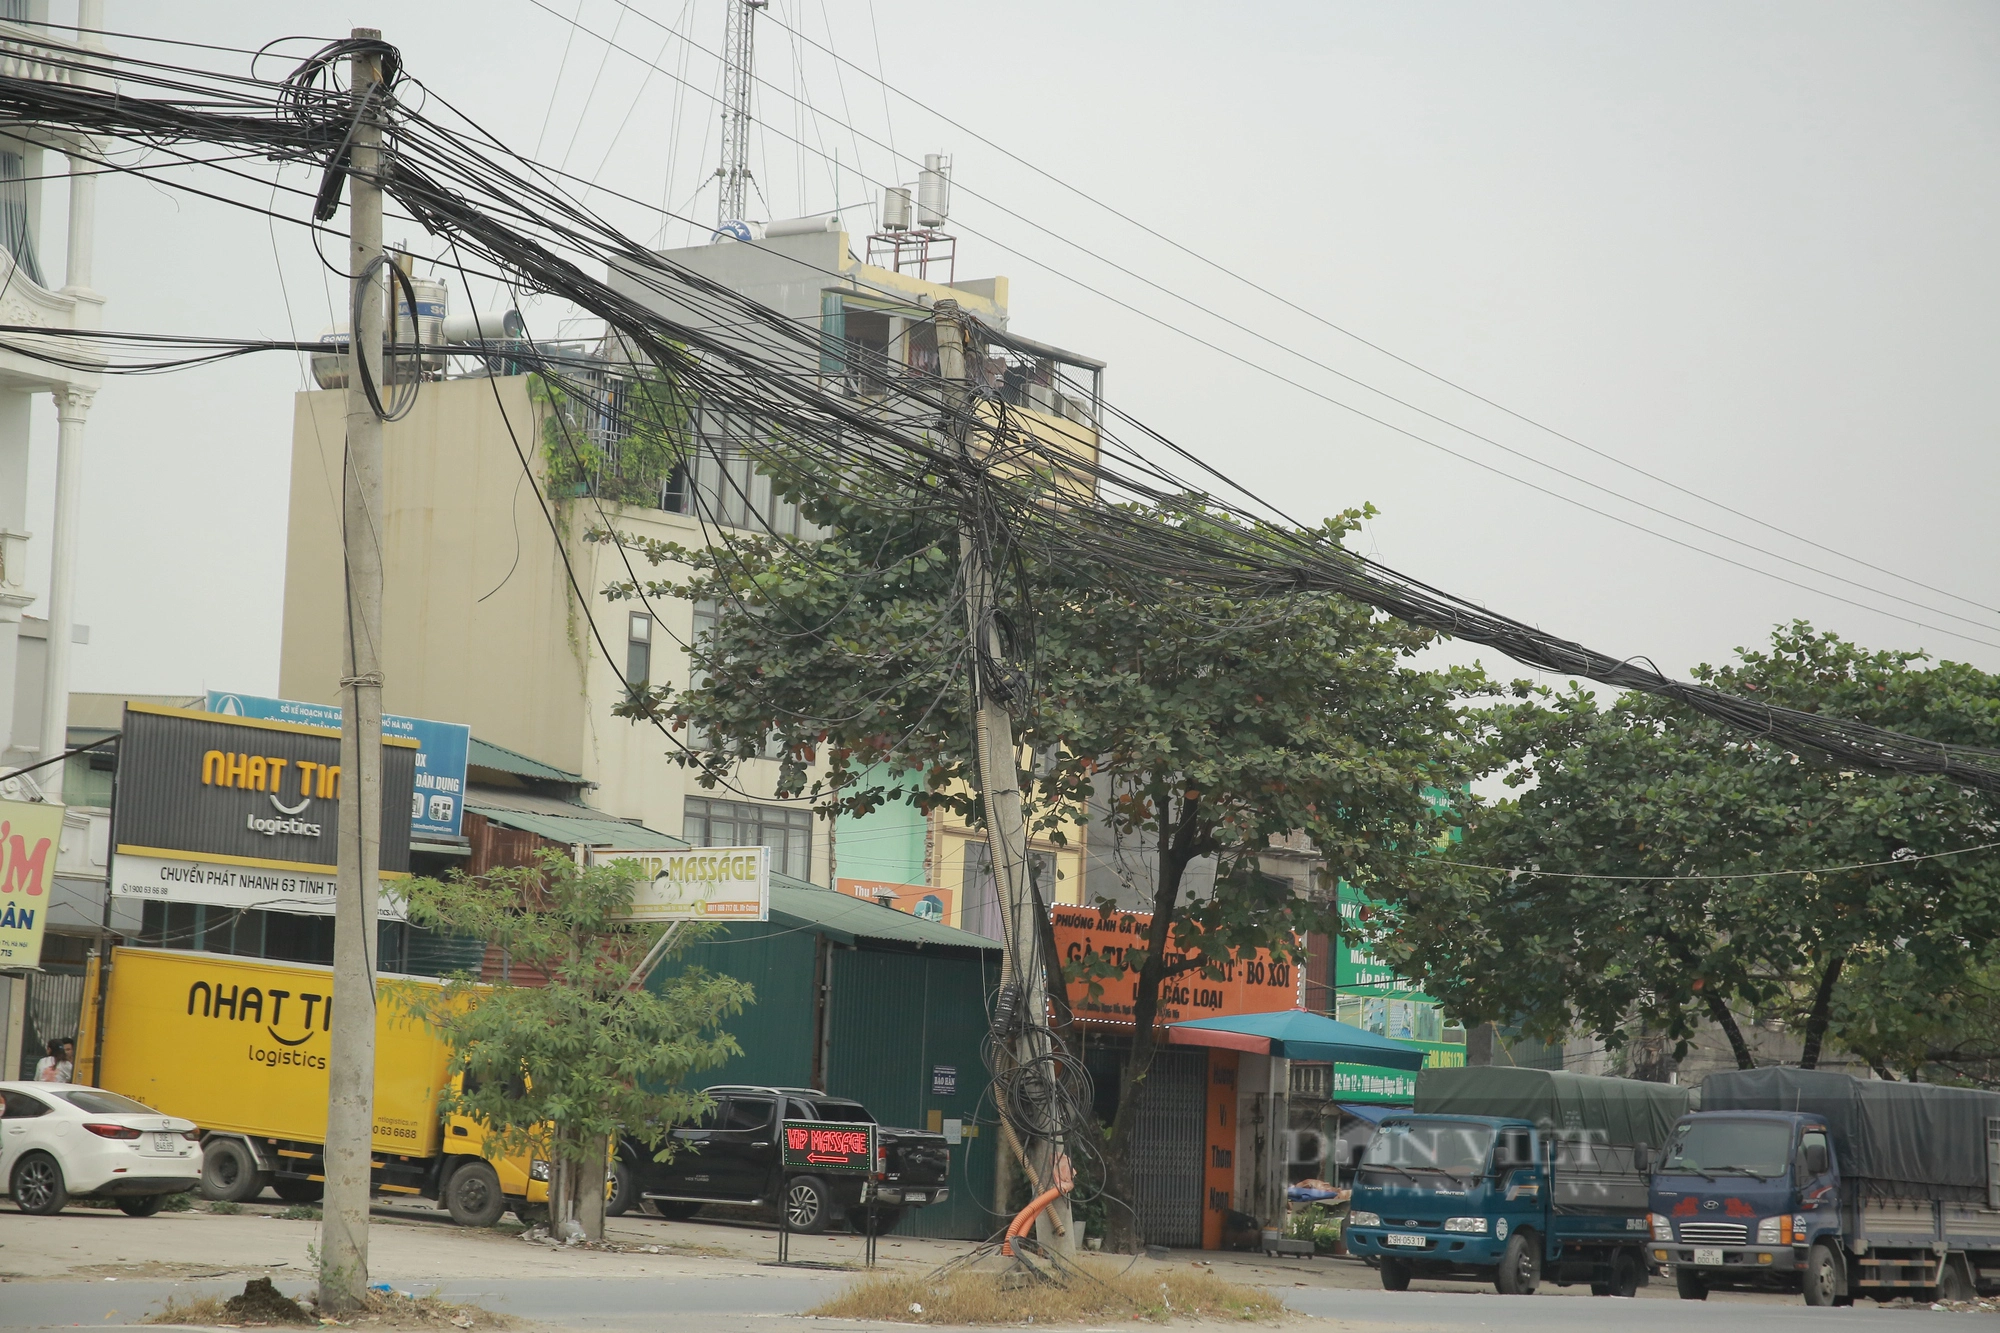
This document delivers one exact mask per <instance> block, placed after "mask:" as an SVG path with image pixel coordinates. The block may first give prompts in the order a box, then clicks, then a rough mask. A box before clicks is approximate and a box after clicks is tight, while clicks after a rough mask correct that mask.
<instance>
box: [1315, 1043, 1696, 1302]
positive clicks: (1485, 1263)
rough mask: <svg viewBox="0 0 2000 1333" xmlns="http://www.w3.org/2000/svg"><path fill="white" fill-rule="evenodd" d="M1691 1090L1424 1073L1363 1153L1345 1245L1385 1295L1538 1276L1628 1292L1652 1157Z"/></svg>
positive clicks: (1512, 1284)
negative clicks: (1403, 1107) (1441, 1282)
mask: <svg viewBox="0 0 2000 1333" xmlns="http://www.w3.org/2000/svg"><path fill="white" fill-rule="evenodd" d="M1691 1100H1692V1099H1691V1097H1690V1094H1689V1092H1688V1090H1687V1089H1685V1088H1678V1087H1673V1086H1670V1085H1667V1084H1659V1083H1640V1082H1636V1081H1634V1080H1631V1079H1622V1078H1597V1077H1592V1076H1589V1075H1583V1074H1570V1073H1565V1072H1562V1071H1557V1070H1542V1069H1513V1068H1501V1067H1493V1066H1483V1067H1471V1068H1461V1069H1426V1070H1425V1071H1424V1072H1423V1073H1422V1074H1420V1075H1419V1076H1418V1078H1417V1093H1416V1106H1415V1109H1414V1110H1413V1111H1412V1112H1410V1113H1408V1114H1405V1115H1394V1116H1389V1117H1386V1118H1385V1119H1384V1120H1383V1121H1382V1123H1381V1125H1380V1126H1379V1127H1377V1129H1376V1130H1375V1133H1374V1135H1373V1136H1372V1137H1371V1138H1370V1139H1369V1141H1368V1143H1367V1145H1366V1147H1365V1148H1364V1149H1363V1150H1362V1155H1361V1160H1360V1162H1359V1163H1358V1164H1357V1166H1356V1168H1355V1176H1354V1190H1353V1197H1352V1202H1351V1203H1350V1205H1349V1211H1348V1215H1347V1232H1346V1234H1347V1248H1348V1252H1349V1253H1350V1254H1353V1255H1356V1256H1359V1257H1360V1258H1361V1259H1362V1260H1363V1261H1364V1262H1366V1263H1368V1264H1370V1265H1372V1266H1373V1267H1374V1268H1375V1269H1376V1270H1377V1271H1378V1272H1379V1274H1380V1275H1381V1279H1382V1285H1383V1287H1384V1288H1386V1289H1387V1290H1389V1291H1404V1290H1407V1289H1408V1287H1409V1285H1410V1281H1411V1279H1412V1278H1419V1277H1422V1278H1445V1279H1452V1280H1462V1281H1473V1282H1491V1283H1492V1284H1493V1285H1494V1286H1495V1287H1496V1288H1498V1289H1499V1291H1500V1292H1501V1294H1503V1295H1528V1294H1532V1293H1533V1292H1534V1290H1535V1289H1536V1287H1538V1286H1539V1285H1540V1284H1541V1283H1542V1282H1543V1281H1544V1280H1545V1279H1546V1280H1547V1281H1550V1282H1554V1283H1555V1284H1557V1285H1558V1286H1572V1285H1575V1284H1578V1283H1588V1284H1589V1285H1590V1290H1591V1294H1592V1295H1595V1296H1631V1295H1634V1294H1635V1293H1636V1292H1637V1290H1638V1288H1639V1287H1641V1286H1643V1285H1645V1283H1646V1281H1647V1278H1648V1275H1649V1262H1648V1258H1647V1254H1646V1249H1647V1244H1648V1241H1649V1239H1650V1234H1649V1231H1648V1226H1649V1223H1648V1218H1647V1204H1648V1196H1647V1187H1648V1178H1649V1173H1650V1171H1651V1168H1652V1154H1653V1151H1654V1149H1655V1148H1656V1147H1657V1146H1658V1145H1660V1144H1662V1143H1665V1142H1666V1140H1667V1137H1668V1135H1669V1134H1670V1133H1671V1132H1672V1130H1673V1127H1674V1124H1675V1123H1676V1121H1677V1120H1678V1119H1679V1118H1680V1117H1681V1116H1682V1115H1683V1114H1685V1113H1686V1112H1687V1111H1688V1109H1689V1107H1690V1104H1691ZM1335 1152H1336V1156H1346V1155H1348V1154H1347V1150H1346V1149H1345V1148H1344V1147H1343V1146H1342V1145H1341V1144H1338V1143H1337V1144H1336V1145H1335Z"/></svg>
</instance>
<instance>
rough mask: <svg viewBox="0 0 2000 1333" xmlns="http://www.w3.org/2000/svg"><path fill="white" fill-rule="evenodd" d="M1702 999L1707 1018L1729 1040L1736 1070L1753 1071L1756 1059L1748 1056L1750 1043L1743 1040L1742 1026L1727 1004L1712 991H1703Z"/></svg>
mask: <svg viewBox="0 0 2000 1333" xmlns="http://www.w3.org/2000/svg"><path fill="white" fill-rule="evenodd" d="M1702 999H1703V1000H1705V1001H1707V1003H1708V1016H1709V1017H1710V1018H1711V1019H1713V1020H1715V1025H1716V1026H1717V1027H1719V1028H1721V1029H1722V1035H1723V1036H1725V1037H1727V1038H1729V1050H1730V1053H1731V1054H1732V1055H1734V1056H1735V1057H1736V1067H1737V1068H1738V1069H1755V1068H1756V1067H1757V1059H1756V1057H1755V1056H1753V1055H1751V1054H1750V1043H1749V1042H1748V1041H1746V1040H1744V1037H1743V1028H1742V1025H1740V1024H1739V1023H1737V1021H1736V1015H1735V1014H1734V1013H1732V1012H1730V1009H1729V1004H1728V1002H1727V1001H1725V1000H1724V999H1723V998H1722V997H1721V996H1720V995H1717V994H1715V993H1714V992H1713V991H1706V990H1705V991H1703V992H1702Z"/></svg>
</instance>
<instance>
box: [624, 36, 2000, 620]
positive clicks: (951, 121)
mask: <svg viewBox="0 0 2000 1333" xmlns="http://www.w3.org/2000/svg"><path fill="white" fill-rule="evenodd" d="M615 3H617V4H619V5H620V6H622V7H624V8H627V9H632V10H633V12H634V13H635V14H637V15H638V16H639V17H640V18H642V19H645V20H646V21H647V22H649V23H657V22H658V20H656V19H653V18H652V17H651V16H649V15H647V14H646V13H645V12H644V11H643V10H638V9H635V8H633V6H632V5H631V3H630V0H615ZM771 21H772V22H773V23H776V24H778V25H779V26H780V27H784V26H785V24H784V21H783V20H782V19H780V18H776V17H774V18H772V20H771ZM797 35H798V37H799V38H800V40H802V41H804V42H805V43H806V44H807V45H809V46H813V47H816V48H817V49H819V50H820V51H822V52H824V53H825V54H826V55H827V56H828V57H830V58H831V59H833V60H834V61H836V62H838V64H840V65H843V66H845V67H846V68H848V69H852V70H854V71H855V72H856V73H858V74H860V75H862V76H863V77H864V78H867V79H871V80H873V81H874V82H876V83H878V84H880V85H881V87H882V90H883V94H884V97H885V98H886V96H887V94H889V93H891V92H893V93H895V94H896V96H898V97H900V98H902V99H903V100H904V101H906V102H908V103H909V104H910V105H912V106H914V107H916V108H917V109H918V110H920V111H922V112H924V113H925V114H926V115H929V116H934V117H936V118H937V119H938V120H939V121H942V122H943V123H944V124H946V125H949V126H950V127H951V128H952V129H954V130H956V131H958V132H960V133H962V134H966V135H970V136H971V137H972V138H973V139H976V140H977V141H978V142H980V143H982V144H984V145H986V146H987V147H988V148H991V149H992V150H993V151H995V152H997V153H999V154H1000V155H1002V156H1003V157H1005V158H1007V159H1008V160H1009V161H1012V162H1014V163H1017V164H1018V165H1020V166H1022V167H1025V168H1027V169H1028V170H1029V171H1031V172H1033V173H1034V174H1035V175H1037V176H1040V177H1041V178H1042V179H1044V180H1046V181H1048V182H1050V183H1051V184H1053V185H1057V186H1060V187H1061V188H1062V189H1063V190H1065V191H1067V192H1068V193H1070V194H1072V195H1074V196H1076V197H1077V198H1078V199H1081V200H1083V201H1084V202H1085V203H1088V204H1090V205H1091V206H1092V207H1093V208H1097V209H1100V210H1102V211H1103V212H1105V213H1107V214H1109V215H1110V216H1112V217H1114V218H1117V219H1118V220H1119V221H1120V222H1123V223H1126V224H1128V225H1129V226H1132V227H1135V228H1137V229H1138V230H1139V231H1142V232H1144V233H1145V234H1146V235H1148V236H1150V237H1152V238H1153V239H1154V240H1156V241H1159V242H1161V243H1162V244H1164V245H1167V246H1170V247H1171V248H1173V249H1174V250H1176V251H1178V252H1180V253H1181V254H1184V255H1186V256H1187V257H1188V258H1190V259H1193V260H1195V261H1196V262H1197V263H1200V264H1202V265H1205V266H1206V267H1208V268H1210V269H1213V270H1214V271H1215V272H1217V273H1220V274H1221V275H1223V276H1224V277H1226V278H1228V279H1230V280H1231V281H1233V282H1237V283H1240V284H1242V285H1243V286H1245V287H1248V288H1249V289H1250V290H1251V291H1253V292H1256V293H1257V294H1258V295H1260V296H1263V297H1266V298H1268V299H1269V300H1272V301H1275V302H1277V303H1278V304H1280V305H1282V306H1284V307H1286V308H1287V309H1289V310H1291V311H1293V312H1294V313H1296V314H1300V315H1304V316H1305V317H1306V318H1307V319H1309V320H1311V321H1312V322H1313V323H1315V324H1318V325H1320V326H1322V327H1323V328H1326V329H1328V330H1330V331H1332V332H1334V333H1338V334H1340V335H1341V336H1342V337H1344V338H1349V339H1352V340H1353V341H1354V342H1356V343H1359V344H1360V345H1361V346H1363V347H1366V348H1368V349H1369V350H1370V351H1373V352H1377V353H1380V354H1381V355H1383V356H1386V357H1388V358H1389V359H1390V360H1392V361H1394V362H1396V363H1397V364H1399V365H1402V366H1406V367H1408V368H1409V369H1411V370H1414V371H1416V372H1417V373H1418V374H1420V375H1422V376H1424V377H1426V378H1427V379H1430V380H1433V381H1435V382H1436V383H1438V384H1442V385H1444V386H1445V387H1446V388H1449V389H1453V390H1455V391H1457V392H1459V393H1462V394H1464V395H1465V396H1467V397H1468V398H1471V399H1473V400H1475V401H1477V402H1479V403H1483V404H1484V405H1486V406H1487V407H1490V408H1493V409H1494V410H1495V411H1497V412H1502V413H1505V414H1506V415H1507V416H1510V417H1512V418H1514V419H1515V420H1516V421H1519V422H1521V423H1522V424H1523V425H1528V426H1533V427H1534V428H1535V429H1536V430H1539V431H1543V432H1545V433H1547V434H1549V435H1551V436H1553V437H1555V438H1556V439H1558V440H1561V441H1562V442H1563V443H1565V444H1570V445H1574V446H1575V447H1577V448H1578V449H1582V450H1583V451H1585V452H1586V453H1589V454H1591V455H1594V456H1595V457H1597V458H1600V459H1602V460H1604V461H1605V462H1607V463H1611V464H1613V465H1614V466H1616V467H1620V468H1623V469H1625V470H1626V471H1628V472H1631V473H1634V474H1636V475H1638V476H1641V477H1644V478H1645V479H1646V480H1648V481H1651V482H1656V483H1657V484H1659V485H1661V486H1665V487H1667V488H1668V489H1670V490H1674V491H1678V492H1679V493H1680V494H1682V495H1685V496H1687V497H1688V498H1690V499H1693V500H1699V501H1700V502H1702V503H1703V504H1706V505H1712V506H1713V507H1715V508H1717V509H1720V510H1722V511H1723V512H1724V513H1726V514H1729V515H1732V516H1733V517H1736V518H1740V519H1743V520H1744V521H1746V522H1749V523H1754V524H1756V525H1757V526H1758V527H1760V528H1763V529H1765V530H1766V531H1768V532H1773V533H1776V534H1777V535H1779V536H1781V537H1785V538H1788V539H1790V540H1792V541H1795V542H1798V543H1800V544H1802V545H1805V546H1810V547H1812V548H1813V549H1814V550H1816V551H1820V552H1822V553H1823V554H1826V555H1831V556H1834V557H1836V558H1838V559H1841V560H1846V561H1848V562H1850V563H1852V564H1856V565H1859V566H1861V567H1862V568H1864V569H1869V570H1873V571H1874V572H1875V573H1877V574H1884V575H1887V576H1888V577H1890V578H1893V579H1896V580H1898V581H1900V582H1903V583H1908V584H1911V585H1912V586H1915V587H1918V588H1922V589H1924V590H1925V591H1926V592H1934V593H1937V594H1938V595H1939V596H1941V597H1949V598H1951V599H1952V600H1953V601H1955V602H1963V603H1964V604H1965V605H1967V606H1972V607H1977V608H1978V609H1980V610H1982V611H1991V612H1994V613H1995V614H2000V606H1994V605H1992V604H1990V603H1987V602H1981V601H1978V600H1976V599H1974V598H1970V597H1965V596H1961V595H1960V594H1958V593H1955V592H1952V591H1951V590H1950V589H1948V588H1942V587H1939V586H1937V585H1936V584H1933V583H1927V582H1925V581H1924V580H1922V579H1919V578H1915V577H1913V576H1911V575H1908V574H1903V573H1900V572H1898V571H1896V570H1893V569H1889V568H1887V567H1886V566H1883V565H1878V564H1874V563H1872V562H1871V561H1867V560H1864V559H1862V558H1861V557H1859V556H1857V555H1855V554H1854V553H1853V552H1852V551H1847V550H1843V549H1841V548H1840V547H1837V546H1831V545H1828V544H1827V543H1825V542H1821V541H1818V540H1815V539H1814V538H1812V537H1809V536H1807V535H1806V534H1804V533H1801V532H1795V531H1793V530H1792V529H1790V528H1785V527H1781V526H1779V525H1777V524H1775V523H1772V522H1769V521H1768V520H1765V519H1762V518H1759V517H1757V516H1756V515H1755V514H1752V513H1749V512H1748V511H1746V510H1742V509H1738V508H1736V507H1735V506H1733V505H1731V504H1729V503H1727V502H1726V501H1722V500H1718V499H1716V498H1715V497H1713V496H1711V495H1707V494H1705V493H1703V492H1700V491H1697V490H1694V489H1693V488H1691V487H1688V486H1684V485H1682V484H1681V483H1679V482H1677V481H1674V480H1673V479H1671V478H1669V477H1665V476H1662V475H1660V474H1659V473H1657V472H1653V471H1650V470H1649V469H1647V468H1643V467H1641V466H1639V465H1638V464H1637V463H1634V462H1631V461H1630V460H1629V459H1625V458H1621V457H1619V456H1618V455H1617V454H1614V453H1611V452H1610V451H1608V450H1605V449H1600V448H1598V447H1596V446H1595V445H1592V444H1588V443H1586V442H1585V441H1583V440H1580V439H1577V438H1576V437H1575V436H1572V435H1569V434H1566V433H1565V432H1563V431H1562V430H1559V429H1558V428H1556V427H1554V426H1551V425H1549V424H1548V423H1546V422H1543V421H1539V420H1537V419H1535V418H1534V417H1531V416H1529V415H1527V414H1526V413H1524V412H1519V411H1516V410H1515V409H1514V408H1511V407H1509V406H1507V405H1506V404H1505V403H1502V402H1500V401H1498V400H1496V399H1493V398H1489V397H1487V396H1486V395H1485V394H1482V393H1480V392H1479V391H1478V390H1476V389H1473V388H1470V387H1468V386H1467V385H1465V384H1462V383H1460V382H1459V381H1457V380H1454V379H1452V378H1450V377H1449V376H1447V375H1444V374H1441V373H1439V372H1437V371H1434V370H1432V369H1430V368H1429V367H1428V366H1425V365H1423V364H1422V363H1420V362H1417V361H1413V360H1411V359H1410V358H1408V357H1406V356H1404V355H1402V354H1401V353H1399V352H1397V351H1395V350H1394V349H1392V348H1389V347H1386V346H1384V345H1383V344H1381V343H1378V342H1376V341H1374V340H1373V339H1371V338H1369V337H1368V336H1367V335H1365V334H1362V333H1357V332H1356V331H1354V330H1353V329H1351V328H1348V327H1347V326H1346V325H1344V324H1340V323H1338V322H1336V321H1334V320H1331V319H1328V318H1327V317H1326V316H1325V315H1324V314H1322V313H1321V312H1320V311H1318V310H1315V309H1313V308H1312V307H1311V306H1307V305H1303V304H1301V303H1299V302H1297V301H1294V300H1293V299H1291V298H1290V297H1288V296H1286V295H1284V294H1283V293H1282V292H1279V291H1276V290H1274V289H1272V288H1270V287H1268V286H1265V285H1264V284H1263V283H1261V282H1259V281H1257V280H1256V279H1255V278H1251V277H1249V276H1247V275H1246V274H1243V273H1241V272H1239V271H1237V270H1236V269H1233V268H1231V267H1229V266H1228V265H1226V264H1224V263H1222V262H1221V261H1220V260H1218V259H1216V258H1215V257H1214V256H1213V255H1212V254H1209V253H1208V252H1206V251H1204V250H1200V249H1198V248H1196V247H1194V246H1191V245H1188V244H1186V243H1185V242H1183V241H1180V240H1177V239H1175V238H1174V237H1172V236H1169V235H1168V234H1166V233H1165V232H1163V231H1160V230H1159V229H1158V228H1156V227H1153V226H1151V225H1149V224H1148V223H1146V222H1144V221H1142V220H1140V219H1139V218H1136V217H1134V216H1133V215H1132V214H1130V213H1127V212H1125V211H1124V210H1122V209H1120V208H1118V207H1116V206H1115V205H1113V204H1109V203H1106V202H1105V201H1104V200H1102V199H1099V198H1098V197H1097V196H1095V195H1093V194H1091V193H1090V192H1089V191H1087V190H1085V189H1083V188H1082V187H1081V186H1078V185H1076V184H1074V183H1072V182H1070V181H1067V180H1065V179H1063V178H1062V177H1061V176H1058V175H1056V174H1055V173H1054V172H1052V171H1050V170H1048V169H1047V168H1045V167H1042V166H1040V165H1038V164H1037V163H1035V162H1032V161H1030V160H1029V159H1027V158H1025V157H1023V156H1021V154H1019V153H1017V152H1015V151H1014V150H1013V149H1011V148H1008V147H1007V146H1005V145H1004V144H1001V143H998V142H996V141H994V140H993V139H991V138H988V137H987V136H986V135H984V134H981V133H980V132H979V131H978V130H975V129H973V128H972V127H971V126H969V125H967V124H965V123H964V122H963V121H960V120H957V119H955V118H954V117H952V116H949V115H947V114H946V113H944V112H943V111H940V110H938V109H937V108H936V107H934V106H931V105H930V104H929V103H927V102H924V101H922V100H920V99H919V98H917V97H916V96H915V95H914V94H912V93H910V92H909V91H908V90H906V89H904V88H902V87H899V86H897V85H896V84H894V83H892V82H890V81H889V79H888V78H887V77H886V75H885V74H884V73H881V72H876V71H870V70H868V69H866V68H864V67H863V66H861V65H858V64H856V63H855V62H854V61H852V60H849V59H847V58H846V57H845V56H842V55H841V54H840V53H839V52H837V51H835V50H834V49H833V48H832V47H831V46H827V45H823V44H821V43H819V42H817V41H814V40H813V38H812V37H811V36H809V35H808V34H806V33H804V32H798V33H797ZM880 58H881V56H880V47H879V40H878V46H877V54H876V59H877V63H878V65H879V64H880ZM885 114H886V104H885ZM889 149H890V151H891V152H892V153H894V152H895V147H894V144H893V142H892V143H891V144H890V145H889ZM898 156H899V157H900V156H901V155H900V154H898ZM903 160H904V161H908V162H911V163H912V165H915V159H913V158H903ZM965 192H966V193H968V194H973V193H975V192H974V191H972V190H969V189H968V190H966V191H965ZM978 197H981V198H984V196H978ZM989 202H992V201H989ZM1009 212H1010V215H1011V216H1013V217H1016V218H1018V219H1019V220H1020V221H1022V222H1026V223H1027V224H1028V225H1029V226H1031V227H1034V228H1035V229H1036V230H1038V231H1041V232H1043V233H1044V234H1045V235H1048V236H1052V237H1054V238H1055V239H1057V240H1061V241H1064V242H1065V243H1066V244H1075V242H1073V241H1070V240H1069V238H1067V237H1064V236H1062V235H1060V234H1059V233H1057V232H1055V231H1053V230H1050V229H1049V228H1047V227H1044V226H1042V225H1041V224H1039V223H1037V222H1034V221H1033V220H1032V219H1029V218H1026V217H1023V216H1022V215H1021V214H1019V213H1013V212H1012V211H1011V210H1009ZM1079 248H1081V247H1079ZM1097 257H1099V258H1102V256H1097ZM1105 262H1107V263H1109V262H1111V261H1109V260H1106V261H1105ZM1114 266H1115V265H1114ZM1120 271H1122V272H1129V271H1130V270H1125V269H1122V268H1121V270H1120ZM1133 276H1135V277H1137V276H1138V275H1137V274H1134V275H1133ZM1141 281H1149V280H1146V279H1143V278H1142V279H1141ZM1149 285H1156V284H1151V283H1150V282H1149ZM1162 290H1164V289H1162ZM1335 373H1338V372H1335ZM1891 595H1893V594H1891Z"/></svg>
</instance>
